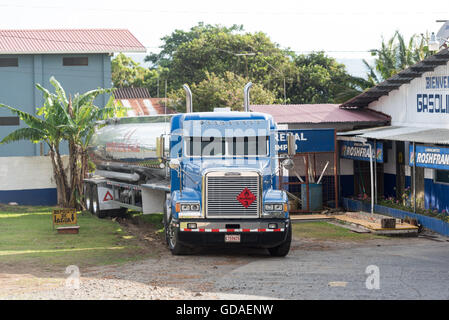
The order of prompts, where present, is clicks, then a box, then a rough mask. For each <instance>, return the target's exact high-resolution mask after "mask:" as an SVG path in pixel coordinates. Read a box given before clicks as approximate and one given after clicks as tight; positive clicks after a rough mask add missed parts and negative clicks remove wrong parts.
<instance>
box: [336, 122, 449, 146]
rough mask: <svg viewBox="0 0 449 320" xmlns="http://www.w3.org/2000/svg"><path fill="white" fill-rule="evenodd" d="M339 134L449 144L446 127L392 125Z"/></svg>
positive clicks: (448, 130)
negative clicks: (430, 127)
mask: <svg viewBox="0 0 449 320" xmlns="http://www.w3.org/2000/svg"><path fill="white" fill-rule="evenodd" d="M337 135H338V136H357V137H361V138H368V139H376V140H391V141H408V142H416V143H431V144H449V129H446V128H437V129H428V128H420V127H399V126H391V127H378V128H370V129H362V130H354V131H347V132H339V133H337Z"/></svg>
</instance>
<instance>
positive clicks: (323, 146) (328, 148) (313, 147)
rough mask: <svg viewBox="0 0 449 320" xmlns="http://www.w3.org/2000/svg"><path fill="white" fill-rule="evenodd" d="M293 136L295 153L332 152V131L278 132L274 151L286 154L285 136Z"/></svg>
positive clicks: (333, 139)
mask: <svg viewBox="0 0 449 320" xmlns="http://www.w3.org/2000/svg"><path fill="white" fill-rule="evenodd" d="M288 134H293V135H295V138H296V152H297V153H301V152H334V151H335V130H334V129H304V130H278V132H277V137H276V140H277V145H276V151H278V152H279V153H286V152H287V136H288Z"/></svg>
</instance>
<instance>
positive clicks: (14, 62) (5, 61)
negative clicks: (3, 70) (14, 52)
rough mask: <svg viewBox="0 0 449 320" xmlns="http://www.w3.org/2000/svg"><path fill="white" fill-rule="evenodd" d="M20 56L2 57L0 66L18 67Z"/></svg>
mask: <svg viewBox="0 0 449 320" xmlns="http://www.w3.org/2000/svg"><path fill="white" fill-rule="evenodd" d="M18 66H19V58H0V67H18Z"/></svg>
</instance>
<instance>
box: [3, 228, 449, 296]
mask: <svg viewBox="0 0 449 320" xmlns="http://www.w3.org/2000/svg"><path fill="white" fill-rule="evenodd" d="M119 222H120V223H121V225H122V226H123V228H125V229H126V230H127V231H128V232H130V233H131V234H133V235H134V236H136V237H137V238H138V239H139V241H141V242H142V243H144V244H145V245H146V246H149V247H150V248H151V249H152V250H153V251H155V252H156V253H157V255H156V257H155V258H150V259H146V260H141V261H136V262H129V263H124V264H118V265H109V266H101V267H88V266H87V267H86V266H84V267H83V266H80V267H79V278H78V277H76V278H75V281H70V280H72V279H73V278H72V276H73V275H74V274H72V275H71V274H66V273H65V269H63V270H61V269H55V268H53V267H51V266H45V265H44V266H38V267H36V266H35V265H32V264H27V263H22V264H20V265H19V266H17V265H5V264H3V265H2V264H0V299H286V298H287V299H289V298H307V297H303V296H301V293H299V292H298V293H296V294H295V295H293V293H294V291H290V292H289V293H288V291H289V290H287V292H285V291H286V290H285V289H286V288H285V283H286V282H285V281H287V279H289V278H291V277H292V274H289V273H290V271H289V270H291V271H292V272H293V273H294V274H300V269H301V268H309V267H310V266H311V264H313V265H315V261H314V260H316V258H313V259H314V260H311V262H310V264H305V263H306V261H307V259H308V257H309V256H310V257H312V256H318V257H319V258H320V259H324V260H323V261H324V263H322V264H319V265H318V266H316V267H315V268H314V269H313V270H315V271H316V270H317V268H320V267H321V268H324V269H323V270H326V269H325V268H326V264H325V263H326V261H327V260H326V259H328V258H327V257H329V256H335V259H336V262H335V261H334V262H333V264H335V265H338V264H340V263H343V264H342V268H344V264H345V263H346V260H345V259H343V258H341V259H342V261H340V258H339V257H343V256H349V257H350V256H351V251H352V250H362V251H363V252H365V253H366V252H369V251H370V250H371V251H373V254H374V255H375V254H379V251H378V250H379V249H380V248H397V247H400V246H404V247H407V248H411V247H416V248H422V247H423V246H432V245H433V244H438V245H440V246H441V245H442V244H443V245H445V246H447V240H446V239H445V238H444V237H439V236H436V235H427V236H424V237H421V236H420V237H418V238H393V239H391V238H385V239H382V238H380V239H369V240H363V241H347V240H345V241H335V240H316V239H303V238H301V237H295V238H294V240H293V243H292V248H291V252H290V254H289V256H287V257H286V258H273V257H271V256H270V255H269V254H268V252H267V251H266V250H263V249H243V250H242V249H222V250H216V249H203V250H200V251H199V252H197V253H195V254H193V255H189V256H173V255H172V254H171V253H170V252H169V250H168V249H167V247H166V246H165V243H164V239H163V234H162V233H159V234H157V233H155V229H154V228H152V227H151V226H150V225H148V224H144V223H140V222H139V221H136V220H134V221H133V220H130V219H125V220H123V219H122V220H120V221H119ZM376 252H377V253H376ZM340 253H341V254H340ZM368 255H369V254H368ZM374 255H373V256H374ZM369 256H370V255H369ZM370 257H371V256H370ZM448 257H449V254H448ZM349 259H350V258H349ZM295 261H296V262H295ZM329 261H330V260H329ZM294 262H295V263H294ZM293 263H294V264H293ZM273 265H274V266H279V268H280V269H285V268H287V271H286V272H282V273H278V272H277V271H276V267H275V270H272V269H271V268H272V266H273ZM296 269H297V270H296ZM315 271H314V272H315ZM321 273H322V272H318V274H315V275H314V277H318V278H317V279H321V278H320V277H321V275H320V274H321ZM241 274H242V275H243V276H241V277H240V276H239V275H241ZM329 277H332V276H331V275H330V276H329ZM78 279H79V282H77V280H78ZM236 279H239V281H237V280H236ZM246 279H247V280H246ZM317 279H314V280H310V281H312V282H311V283H312V285H310V287H314V283H316V281H318V280H317ZM303 280H304V279H303ZM303 280H301V281H303ZM337 280H338V279H337ZM319 281H321V280H319ZM323 281H324V280H323ZM288 283H289V284H290V282H288ZM323 283H324V282H323ZM446 283H447V282H446ZM78 284H79V287H78ZM323 286H324V285H323ZM267 288H272V289H270V290H268V289H267ZM317 292H321V291H317ZM287 293H288V295H287ZM290 294H291V295H290ZM317 294H318V293H314V295H312V296H311V298H315V297H318V298H320V295H319V294H318V295H317ZM320 294H321V293H320ZM331 298H332V297H331Z"/></svg>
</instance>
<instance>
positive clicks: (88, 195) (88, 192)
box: [84, 182, 93, 213]
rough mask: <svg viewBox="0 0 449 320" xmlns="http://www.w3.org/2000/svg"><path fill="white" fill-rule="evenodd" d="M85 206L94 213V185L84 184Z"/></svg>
mask: <svg viewBox="0 0 449 320" xmlns="http://www.w3.org/2000/svg"><path fill="white" fill-rule="evenodd" d="M84 204H85V205H86V210H87V211H89V212H90V213H93V209H92V185H91V184H90V183H89V182H85V183H84Z"/></svg>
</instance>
